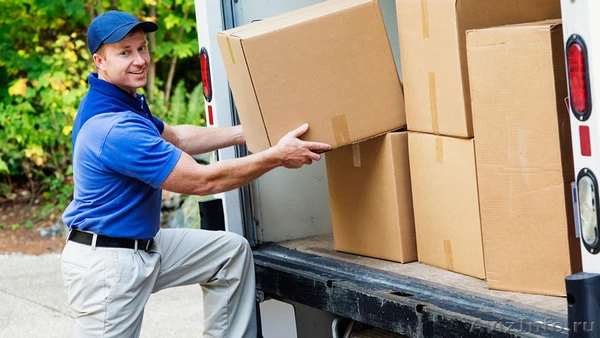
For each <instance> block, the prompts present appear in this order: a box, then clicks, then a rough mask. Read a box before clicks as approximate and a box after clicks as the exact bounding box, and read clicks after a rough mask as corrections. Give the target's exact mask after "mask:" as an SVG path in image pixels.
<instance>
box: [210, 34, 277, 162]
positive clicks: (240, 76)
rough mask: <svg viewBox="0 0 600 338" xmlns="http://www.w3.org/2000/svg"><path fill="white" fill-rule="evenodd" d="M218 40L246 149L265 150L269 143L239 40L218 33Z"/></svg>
mask: <svg viewBox="0 0 600 338" xmlns="http://www.w3.org/2000/svg"><path fill="white" fill-rule="evenodd" d="M217 43H218V45H219V50H220V51H221V56H222V59H223V64H224V65H225V71H226V72H227V77H228V79H229V85H230V86H231V91H232V93H233V99H234V101H235V104H236V107H237V109H238V113H239V116H240V120H241V122H242V129H243V131H244V136H245V137H246V144H247V146H248V149H249V150H250V151H251V152H258V151H260V150H264V149H267V148H269V147H270V146H271V145H272V143H271V140H269V135H268V134H267V131H266V128H265V125H264V121H263V118H262V113H261V110H260V105H259V102H258V99H257V97H256V93H255V91H254V85H253V83H252V77H251V75H250V71H249V70H248V65H247V62H246V57H245V54H244V49H243V45H242V41H241V40H240V39H237V38H235V37H230V36H229V35H227V34H225V33H223V32H221V33H218V34H217Z"/></svg>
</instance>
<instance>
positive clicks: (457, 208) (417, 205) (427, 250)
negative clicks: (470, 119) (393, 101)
mask: <svg viewBox="0 0 600 338" xmlns="http://www.w3.org/2000/svg"><path fill="white" fill-rule="evenodd" d="M408 149H409V160H410V173H411V184H412V195H413V205H414V211H415V232H416V235H417V252H418V253H419V262H422V263H425V264H429V265H433V266H437V267H440V268H443V269H447V270H450V271H455V272H458V273H462V274H465V275H469V276H473V277H477V278H485V270H484V266H483V245H482V241H481V222H480V220H479V202H478V198H477V177H476V174H475V149H473V139H461V138H454V137H446V136H437V135H433V134H423V133H417V132H409V134H408Z"/></svg>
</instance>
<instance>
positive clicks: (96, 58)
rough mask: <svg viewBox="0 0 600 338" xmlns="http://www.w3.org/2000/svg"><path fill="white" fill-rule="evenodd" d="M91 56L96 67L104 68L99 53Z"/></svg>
mask: <svg viewBox="0 0 600 338" xmlns="http://www.w3.org/2000/svg"><path fill="white" fill-rule="evenodd" d="M92 58H93V59H94V63H95V64H96V68H97V69H102V70H104V59H103V58H102V56H100V55H99V54H94V55H93V56H92Z"/></svg>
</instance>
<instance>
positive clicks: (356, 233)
mask: <svg viewBox="0 0 600 338" xmlns="http://www.w3.org/2000/svg"><path fill="white" fill-rule="evenodd" d="M325 161H326V166H327V180H328V184H329V196H330V199H329V200H330V206H331V218H332V224H333V239H334V243H335V249H336V250H339V251H344V252H350V253H355V254H359V255H364V256H369V257H376V258H383V259H387V260H392V261H397V262H401V263H405V262H412V261H415V260H416V259H417V247H416V243H415V226H414V217H413V205H412V196H411V189H410V170H409V165H408V133H407V132H392V133H388V134H386V135H383V136H379V137H376V138H373V139H370V140H367V141H365V142H361V143H356V144H352V145H348V146H345V147H341V148H339V149H336V150H332V151H330V152H327V153H326V154H325Z"/></svg>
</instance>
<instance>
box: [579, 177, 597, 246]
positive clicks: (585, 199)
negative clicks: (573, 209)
mask: <svg viewBox="0 0 600 338" xmlns="http://www.w3.org/2000/svg"><path fill="white" fill-rule="evenodd" d="M577 195H578V196H577V197H578V199H579V224H580V226H581V239H582V242H583V245H584V246H585V248H586V250H587V251H588V252H589V253H591V254H597V253H598V251H599V249H600V234H599V233H598V211H599V209H598V181H597V180H596V176H595V175H594V173H593V172H592V171H591V170H590V169H588V168H583V169H582V170H581V171H580V172H579V174H578V175H577Z"/></svg>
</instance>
